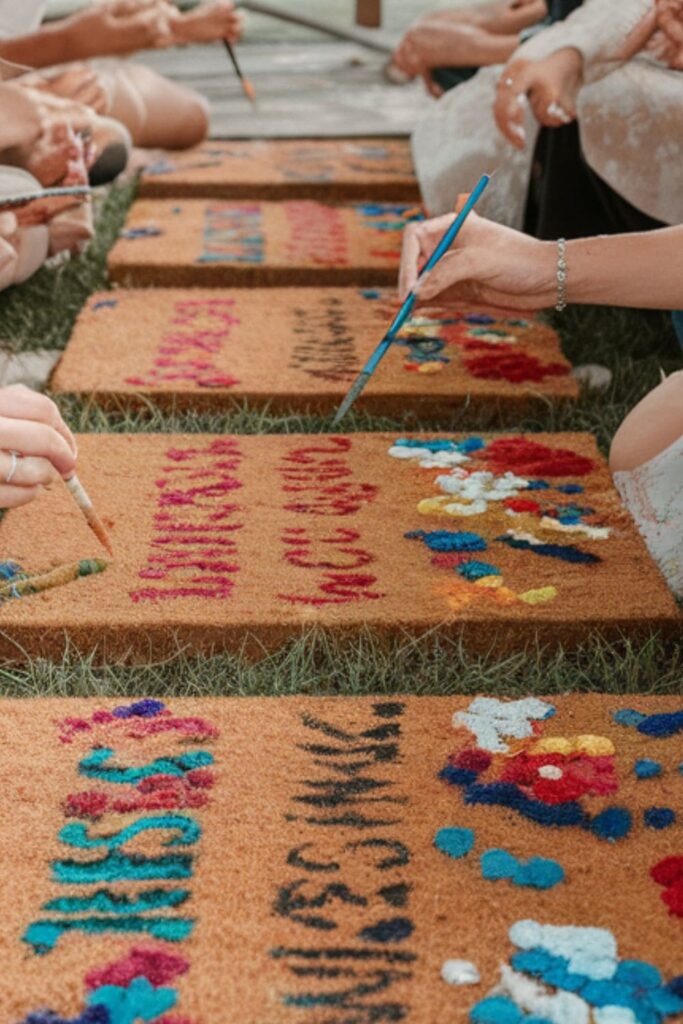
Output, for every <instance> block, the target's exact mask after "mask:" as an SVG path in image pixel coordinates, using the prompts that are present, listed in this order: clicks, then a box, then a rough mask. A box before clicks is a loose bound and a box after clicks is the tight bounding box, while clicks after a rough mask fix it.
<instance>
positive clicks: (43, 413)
mask: <svg viewBox="0 0 683 1024" xmlns="http://www.w3.org/2000/svg"><path fill="white" fill-rule="evenodd" d="M0 417H7V418H8V419H16V420H30V421H34V422H36V423H43V424H45V425H46V426H47V427H50V428H51V429H52V430H54V431H56V432H57V434H59V435H60V436H61V437H62V438H63V440H64V441H65V443H66V445H67V447H68V448H69V450H70V452H71V453H72V455H73V457H74V459H75V458H76V455H77V454H78V449H77V447H76V441H75V439H74V436H73V434H72V433H71V431H70V430H69V428H68V427H67V425H66V423H65V422H64V420H63V419H62V416H61V414H60V412H59V409H58V408H57V406H56V405H55V403H54V402H53V401H52V400H51V399H50V398H48V397H47V396H46V395H41V394H40V392H38V391H32V390H31V388H27V387H26V386H25V385H24V384H11V385H10V386H9V387H6V388H0ZM0 447H3V448H5V449H7V448H11V447H12V446H11V445H6V444H3V443H2V438H1V437H0ZM19 450H20V451H22V450H23V449H21V447H20V448H19ZM30 454H42V453H40V452H35V453H30Z"/></svg>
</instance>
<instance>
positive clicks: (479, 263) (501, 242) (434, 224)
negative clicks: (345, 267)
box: [399, 213, 557, 310]
mask: <svg viewBox="0 0 683 1024" xmlns="http://www.w3.org/2000/svg"><path fill="white" fill-rule="evenodd" d="M453 216H454V215H453V214H446V215H445V216H443V217H436V218H434V219H433V220H427V221H423V222H422V223H421V224H409V225H408V226H407V228H406V230H405V233H404V236H403V255H402V258H401V271H400V276H399V293H400V296H401V298H402V299H404V298H405V297H406V295H407V294H408V292H409V291H410V290H411V289H412V288H413V287H414V286H415V285H416V283H417V277H418V274H419V270H420V267H422V266H423V265H424V263H425V262H426V261H427V259H428V258H429V257H430V256H431V254H432V253H433V251H434V249H435V248H436V246H437V244H438V243H439V242H440V241H441V238H442V237H443V235H444V233H445V231H446V229H447V227H448V226H449V225H450V224H451V223H452V221H453ZM556 273H557V249H556V247H555V245H554V243H552V242H539V241H537V240H536V239H535V238H531V237H529V236H528V235H523V234H521V232H519V231H513V230H512V228H507V227H503V226H502V225H501V224H495V223H494V222H493V221H489V220H485V219H484V218H482V217H478V216H477V214H476V213H471V214H470V216H469V217H468V219H467V221H466V222H465V224H464V226H463V228H462V229H461V231H460V234H459V235H458V237H457V238H456V240H455V244H454V246H453V248H452V249H451V250H450V252H448V253H446V255H445V256H444V257H443V258H442V259H441V260H440V261H439V263H437V265H436V267H435V268H434V270H432V271H431V272H430V273H429V274H428V275H426V276H425V277H424V278H422V280H421V281H420V282H419V285H418V294H419V298H420V301H426V300H430V301H431V300H433V299H435V298H437V296H438V298H439V300H440V301H441V300H446V301H448V300H450V299H453V300H454V301H457V302H473V303H482V304H483V305H487V306H489V305H490V306H502V307H504V308H506V309H525V310H536V309H543V308H546V307H548V306H552V305H554V303H555V301H556V299H557V277H556Z"/></svg>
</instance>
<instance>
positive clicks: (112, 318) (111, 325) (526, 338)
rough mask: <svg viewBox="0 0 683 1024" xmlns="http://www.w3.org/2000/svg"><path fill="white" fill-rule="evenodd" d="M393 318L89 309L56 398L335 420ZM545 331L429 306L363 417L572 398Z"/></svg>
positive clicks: (171, 305) (351, 294) (132, 300)
mask: <svg viewBox="0 0 683 1024" xmlns="http://www.w3.org/2000/svg"><path fill="white" fill-rule="evenodd" d="M397 308H398V301H397V299H396V298H395V292H394V291H390V290H380V289H374V288H369V289H363V290H357V289H353V288H337V289H331V288H330V289H313V288H307V289H299V288H283V289H272V290H268V291H263V290H258V289H256V290H252V289H245V288H240V289H235V290H234V291H232V292H225V291H219V292H217V291H216V290H213V291H212V290H207V291H200V290H197V291H192V292H191V293H189V294H188V292H187V291H183V290H175V291H174V290H168V291H167V290H165V289H155V290H154V291H152V292H150V291H149V290H148V289H147V290H139V291H135V290H130V291H129V290H123V289H119V290H117V291H115V292H100V293H99V294H97V295H93V296H92V297H91V298H90V299H89V300H88V303H87V305H86V306H85V308H84V310H83V311H82V312H81V314H80V317H79V319H78V322H77V324H76V327H75V330H74V334H73V336H72V338H71V341H70V342H69V345H68V348H67V350H66V353H65V355H64V356H63V358H62V361H61V363H60V365H59V367H58V368H57V370H56V372H55V374H54V376H53V380H52V389H53V391H56V392H70V393H76V394H81V395H88V396H92V395H95V396H97V397H98V398H99V399H100V400H102V401H105V402H106V401H107V400H120V399H123V398H126V397H131V396H133V395H135V394H138V395H142V396H144V398H145V399H148V400H152V401H154V402H155V403H157V404H158V403H159V402H162V403H163V401H166V402H171V403H172V404H173V405H174V407H179V406H184V407H187V408H197V407H202V408H205V407H225V406H226V405H228V404H230V402H231V400H236V401H240V402H241V401H243V400H245V399H247V400H248V401H249V402H250V404H253V405H262V404H264V403H266V402H267V403H268V404H269V405H270V407H271V408H286V407H290V408H291V407H293V406H294V407H295V406H299V407H302V408H315V409H316V410H319V411H322V412H330V411H332V410H333V409H335V408H337V407H338V405H339V403H340V402H341V400H342V398H343V396H344V394H345V393H346V391H347V390H348V388H349V386H350V384H351V383H352V381H353V380H354V379H355V376H356V374H357V373H358V372H359V371H360V369H361V367H362V366H363V364H364V363H365V360H366V359H367V358H368V356H369V355H370V353H371V352H372V350H373V349H374V347H375V345H376V344H377V341H378V339H379V338H380V337H381V336H382V334H383V333H384V331H385V330H386V328H387V326H388V324H389V323H390V322H391V320H392V319H393V317H394V315H395V313H396V311H397ZM570 371H571V366H570V364H569V363H568V362H567V361H566V359H565V358H564V357H563V355H562V352H561V350H560V344H559V338H558V337H557V335H556V334H555V332H554V331H552V330H551V329H550V328H549V327H546V326H544V325H542V324H540V323H539V322H537V321H534V320H531V319H522V318H520V317H519V315H518V314H514V313H513V314H505V313H501V312H500V311H492V310H482V309H472V308H469V307H462V308H456V307H454V306H451V307H449V308H445V307H443V306H424V307H422V308H420V310H419V312H418V314H417V315H416V316H415V317H413V319H412V320H410V321H409V322H408V324H407V325H406V327H405V329H404V330H403V331H402V333H401V335H400V336H399V340H398V342H397V344H396V345H395V346H394V348H393V350H392V351H390V352H389V354H388V355H387V357H386V358H385V360H384V362H383V363H382V366H381V368H380V370H379V371H378V372H377V373H376V374H375V376H374V377H373V379H372V380H371V382H370V384H369V385H368V387H367V388H366V390H365V392H364V394H363V396H362V398H361V400H360V401H359V403H358V405H359V407H362V408H365V409H368V410H370V411H373V412H377V413H386V414H391V413H394V414H397V413H403V412H405V410H406V407H407V405H408V404H410V406H412V407H414V408H415V409H418V408H419V409H420V411H421V412H422V414H427V415H429V414H431V415H436V414H437V413H438V412H443V411H444V410H445V411H449V410H452V409H453V408H454V407H457V406H459V405H462V404H463V403H464V402H468V403H472V404H477V403H484V402H485V403H486V404H487V405H488V406H491V405H494V407H499V408H505V407H510V408H511V411H512V412H517V411H519V409H520V406H523V405H525V404H527V403H528V402H529V401H530V400H531V399H532V397H533V396H536V397H538V398H540V399H541V400H542V401H543V402H546V401H547V400H548V399H562V398H575V397H576V395H577V393H578V388H577V384H576V382H575V380H574V378H573V377H572V376H571V373H570Z"/></svg>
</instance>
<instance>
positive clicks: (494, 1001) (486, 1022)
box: [470, 996, 524, 1024]
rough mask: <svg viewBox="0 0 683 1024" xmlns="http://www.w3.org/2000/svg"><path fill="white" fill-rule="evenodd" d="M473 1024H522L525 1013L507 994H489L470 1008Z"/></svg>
mask: <svg viewBox="0 0 683 1024" xmlns="http://www.w3.org/2000/svg"><path fill="white" fill-rule="evenodd" d="M470 1020H471V1021H472V1024H522V1021H523V1020H524V1014H523V1013H522V1011H521V1010H520V1008H519V1007H518V1006H516V1005H515V1003H513V1002H512V1000H511V999H508V998H507V996H489V997H488V998H487V999H482V1000H481V1002H479V1003H477V1004H476V1005H475V1006H473V1007H472V1009H471V1010H470Z"/></svg>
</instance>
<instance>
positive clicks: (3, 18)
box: [0, 0, 47, 39]
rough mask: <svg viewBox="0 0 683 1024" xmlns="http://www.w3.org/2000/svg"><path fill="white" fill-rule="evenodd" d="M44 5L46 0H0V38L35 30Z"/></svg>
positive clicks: (43, 10)
mask: <svg viewBox="0 0 683 1024" xmlns="http://www.w3.org/2000/svg"><path fill="white" fill-rule="evenodd" d="M46 6H47V4H46V0H0V39H13V38H14V37H15V36H26V35H28V34H29V33H30V32H35V30H36V29H37V28H38V26H39V25H40V23H41V21H42V20H43V14H44V13H45V8H46Z"/></svg>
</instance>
